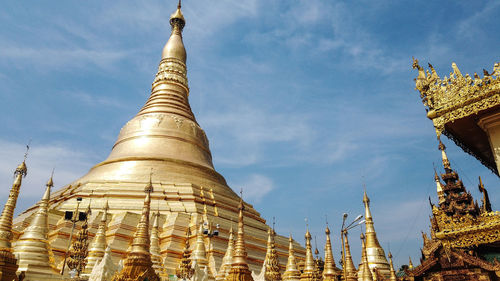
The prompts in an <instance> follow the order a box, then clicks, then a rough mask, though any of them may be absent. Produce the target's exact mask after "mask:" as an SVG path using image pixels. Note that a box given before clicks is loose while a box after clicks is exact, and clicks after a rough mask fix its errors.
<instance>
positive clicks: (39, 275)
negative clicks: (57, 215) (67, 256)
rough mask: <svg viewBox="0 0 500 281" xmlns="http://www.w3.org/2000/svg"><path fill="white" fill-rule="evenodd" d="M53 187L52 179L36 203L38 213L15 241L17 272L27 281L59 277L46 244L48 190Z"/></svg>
mask: <svg viewBox="0 0 500 281" xmlns="http://www.w3.org/2000/svg"><path fill="white" fill-rule="evenodd" d="M53 186H54V183H53V181H52V177H51V178H50V179H49V181H48V182H47V185H46V189H45V193H44V194H43V197H42V199H41V200H40V202H39V203H38V206H39V208H38V211H37V212H36V214H35V215H34V217H33V219H32V220H31V223H30V225H29V226H28V227H27V228H26V229H25V230H24V232H23V233H22V234H21V236H20V238H19V239H18V240H17V242H16V244H15V247H14V251H15V254H16V256H17V264H18V265H19V268H18V272H23V271H24V272H25V274H26V278H28V279H33V280H36V279H40V280H42V279H47V280H52V279H54V278H56V277H60V276H59V274H58V271H57V269H56V267H55V265H54V264H53V262H54V261H53V260H52V259H53V258H52V257H53V254H52V250H51V248H50V245H49V242H48V234H49V225H48V220H47V217H48V215H47V212H48V209H49V200H50V189H51V188H52V187H53Z"/></svg>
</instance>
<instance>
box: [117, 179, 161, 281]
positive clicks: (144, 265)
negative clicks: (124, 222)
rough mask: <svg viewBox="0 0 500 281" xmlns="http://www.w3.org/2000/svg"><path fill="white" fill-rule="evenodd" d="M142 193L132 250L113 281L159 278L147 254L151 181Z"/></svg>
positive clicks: (153, 279) (155, 279)
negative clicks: (142, 201)
mask: <svg viewBox="0 0 500 281" xmlns="http://www.w3.org/2000/svg"><path fill="white" fill-rule="evenodd" d="M144 192H146V198H145V199H144V206H143V209H142V216H141V220H140V222H139V225H137V229H136V231H135V234H134V240H132V248H131V250H130V252H129V253H128V254H127V257H126V259H125V262H124V264H123V269H122V270H121V271H120V272H119V273H117V274H116V275H115V276H114V277H113V281H134V280H149V281H160V277H159V276H158V274H156V272H155V270H154V269H153V262H152V261H151V253H150V252H149V250H150V247H149V245H150V241H149V211H150V208H151V192H153V185H152V183H151V181H150V182H149V184H148V185H147V186H146V188H145V189H144Z"/></svg>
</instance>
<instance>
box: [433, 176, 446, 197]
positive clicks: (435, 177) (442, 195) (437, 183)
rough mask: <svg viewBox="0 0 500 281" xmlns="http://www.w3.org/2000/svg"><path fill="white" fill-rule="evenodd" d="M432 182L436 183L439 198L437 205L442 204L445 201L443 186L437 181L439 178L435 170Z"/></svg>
mask: <svg viewBox="0 0 500 281" xmlns="http://www.w3.org/2000/svg"><path fill="white" fill-rule="evenodd" d="M434 181H435V182H436V192H437V195H438V198H439V204H442V203H443V202H444V201H445V197H444V191H443V184H442V183H441V181H440V180H439V176H438V174H437V171H436V170H434Z"/></svg>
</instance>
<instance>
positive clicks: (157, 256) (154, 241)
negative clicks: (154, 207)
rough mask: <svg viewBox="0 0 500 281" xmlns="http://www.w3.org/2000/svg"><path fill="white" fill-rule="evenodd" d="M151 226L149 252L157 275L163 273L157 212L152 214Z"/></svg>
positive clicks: (158, 214)
mask: <svg viewBox="0 0 500 281" xmlns="http://www.w3.org/2000/svg"><path fill="white" fill-rule="evenodd" d="M153 217H154V220H153V228H152V229H151V239H150V241H151V245H150V251H149V252H150V253H151V261H152V262H153V269H154V270H155V271H156V273H157V274H158V275H162V273H163V262H162V260H161V249H160V228H159V222H158V220H159V218H160V213H159V212H157V213H155V214H153Z"/></svg>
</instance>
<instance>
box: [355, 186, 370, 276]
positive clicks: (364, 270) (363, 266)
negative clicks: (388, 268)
mask: <svg viewBox="0 0 500 281" xmlns="http://www.w3.org/2000/svg"><path fill="white" fill-rule="evenodd" d="M365 194H366V193H365ZM360 238H361V263H360V265H359V271H358V281H373V274H372V272H371V269H370V267H369V262H368V252H367V249H366V243H365V236H364V235H363V233H361V236H360Z"/></svg>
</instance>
